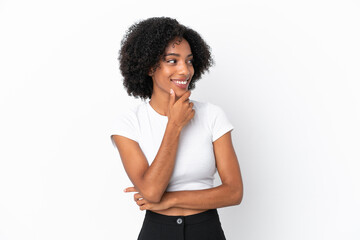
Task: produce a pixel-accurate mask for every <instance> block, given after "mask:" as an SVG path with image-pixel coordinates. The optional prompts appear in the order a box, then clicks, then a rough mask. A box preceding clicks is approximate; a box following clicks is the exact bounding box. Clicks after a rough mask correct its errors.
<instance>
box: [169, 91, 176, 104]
mask: <svg viewBox="0 0 360 240" xmlns="http://www.w3.org/2000/svg"><path fill="white" fill-rule="evenodd" d="M169 97H170V101H169V106H170V107H172V106H173V105H174V103H175V98H176V94H175V91H174V90H173V89H170V96H169Z"/></svg>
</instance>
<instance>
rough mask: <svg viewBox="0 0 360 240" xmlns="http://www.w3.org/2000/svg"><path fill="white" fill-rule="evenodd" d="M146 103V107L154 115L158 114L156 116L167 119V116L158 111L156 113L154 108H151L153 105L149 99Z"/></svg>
mask: <svg viewBox="0 0 360 240" xmlns="http://www.w3.org/2000/svg"><path fill="white" fill-rule="evenodd" d="M146 105H147V106H148V108H149V109H150V111H151V112H152V113H153V114H154V115H156V116H158V117H160V118H163V119H166V120H167V119H168V117H167V116H164V115H161V114H160V113H158V112H157V111H155V109H153V107H152V106H151V105H150V101H147V102H146Z"/></svg>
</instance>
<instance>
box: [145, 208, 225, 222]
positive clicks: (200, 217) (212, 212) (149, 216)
mask: <svg viewBox="0 0 360 240" xmlns="http://www.w3.org/2000/svg"><path fill="white" fill-rule="evenodd" d="M210 218H219V215H218V212H217V209H209V210H207V211H204V212H201V213H197V214H193V215H188V216H168V215H163V214H159V213H156V212H153V211H150V210H146V214H145V221H152V222H157V223H162V224H170V225H178V224H179V223H183V224H196V223H201V222H204V221H207V220H209V219H210ZM179 219H181V220H179Z"/></svg>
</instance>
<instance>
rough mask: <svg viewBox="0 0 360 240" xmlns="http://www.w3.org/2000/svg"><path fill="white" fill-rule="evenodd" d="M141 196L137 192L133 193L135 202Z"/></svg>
mask: <svg viewBox="0 0 360 240" xmlns="http://www.w3.org/2000/svg"><path fill="white" fill-rule="evenodd" d="M141 198H143V196H142V195H141V194H139V193H136V194H134V201H135V202H136V201H137V200H139V199H141Z"/></svg>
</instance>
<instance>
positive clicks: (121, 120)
mask: <svg viewBox="0 0 360 240" xmlns="http://www.w3.org/2000/svg"><path fill="white" fill-rule="evenodd" d="M109 133H110V139H111V142H112V144H113V146H114V147H115V148H116V144H115V142H114V139H113V138H112V136H113V135H120V136H123V137H127V138H129V139H131V140H134V141H136V142H139V127H138V121H137V118H136V114H135V113H134V112H132V111H126V112H123V113H122V114H120V115H118V116H117V117H115V119H113V121H112V124H111V128H110V131H109Z"/></svg>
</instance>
